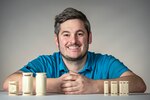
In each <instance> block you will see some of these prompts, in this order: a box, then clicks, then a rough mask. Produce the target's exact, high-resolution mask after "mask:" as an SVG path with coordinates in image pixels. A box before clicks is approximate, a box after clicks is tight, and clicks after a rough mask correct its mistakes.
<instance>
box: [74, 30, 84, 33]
mask: <svg viewBox="0 0 150 100" xmlns="http://www.w3.org/2000/svg"><path fill="white" fill-rule="evenodd" d="M78 32H83V33H85V31H83V30H77V31H76V33H78Z"/></svg>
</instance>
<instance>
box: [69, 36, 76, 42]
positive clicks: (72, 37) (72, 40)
mask: <svg viewBox="0 0 150 100" xmlns="http://www.w3.org/2000/svg"><path fill="white" fill-rule="evenodd" d="M70 42H71V43H72V44H74V43H76V42H77V36H75V35H73V36H71V38H70Z"/></svg>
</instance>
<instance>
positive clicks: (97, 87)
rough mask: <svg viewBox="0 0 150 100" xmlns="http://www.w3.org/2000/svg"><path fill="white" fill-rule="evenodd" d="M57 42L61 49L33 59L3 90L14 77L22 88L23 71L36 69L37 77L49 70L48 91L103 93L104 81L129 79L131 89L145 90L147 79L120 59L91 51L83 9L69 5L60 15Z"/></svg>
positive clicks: (5, 84)
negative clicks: (145, 80)
mask: <svg viewBox="0 0 150 100" xmlns="http://www.w3.org/2000/svg"><path fill="white" fill-rule="evenodd" d="M55 42H56V45H57V47H58V49H59V51H60V52H56V53H54V54H53V55H43V56H39V57H38V58H36V59H34V60H33V61H31V62H29V63H28V64H27V65H25V66H24V67H23V68H21V69H20V70H19V71H17V72H15V73H13V74H12V75H10V76H8V78H7V79H6V80H5V82H4V84H3V89H4V90H8V82H9V81H10V80H17V81H19V90H20V91H21V90H22V89H21V87H22V72H32V73H33V74H34V76H35V75H36V72H45V73H46V74H47V92H56V93H65V94H86V93H103V92H104V88H103V87H104V84H103V82H104V80H107V81H122V80H125V81H129V83H130V84H129V91H130V92H145V90H146V85H145V83H144V81H143V80H142V79H141V78H140V77H139V76H137V75H136V74H134V73H133V72H132V71H130V70H129V69H128V68H127V67H126V66H125V65H124V64H123V63H122V62H120V61H119V60H118V59H116V58H115V57H113V56H110V55H102V54H100V53H94V52H89V51H88V48H89V44H91V42H92V33H91V29H90V23H89V21H88V19H87V18H86V16H85V15H84V14H83V13H82V12H81V11H78V10H76V9H74V8H67V9H65V10H64V11H63V12H62V13H60V14H59V15H57V16H56V18H55ZM34 89H35V78H34Z"/></svg>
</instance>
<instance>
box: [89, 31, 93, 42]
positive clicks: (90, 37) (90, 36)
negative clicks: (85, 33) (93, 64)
mask: <svg viewBox="0 0 150 100" xmlns="http://www.w3.org/2000/svg"><path fill="white" fill-rule="evenodd" d="M91 43H92V33H91V32H90V33H89V44H91Z"/></svg>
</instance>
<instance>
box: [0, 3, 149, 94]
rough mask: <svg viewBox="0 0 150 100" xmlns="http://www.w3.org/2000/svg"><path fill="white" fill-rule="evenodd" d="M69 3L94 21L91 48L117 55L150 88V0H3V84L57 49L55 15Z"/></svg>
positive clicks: (0, 35)
mask: <svg viewBox="0 0 150 100" xmlns="http://www.w3.org/2000/svg"><path fill="white" fill-rule="evenodd" d="M67 7H74V8H76V9H78V10H80V11H82V12H83V13H85V14H86V15H87V17H88V19H89V21H90V22H91V27H92V34H93V42H92V44H91V45H90V51H93V52H99V53H102V54H111V55H113V56H115V57H116V58H118V59H119V60H120V61H122V62H123V63H124V64H125V65H126V66H128V67H129V69H131V70H132V71H133V72H135V73H136V74H138V75H139V76H141V77H142V78H143V79H144V81H145V82H146V84H147V92H150V78H148V77H149V72H150V53H149V51H150V45H149V44H150V0H0V88H1V89H2V82H3V81H4V79H5V78H6V77H7V76H8V75H10V74H11V73H13V72H15V71H17V70H19V69H20V68H21V67H23V66H24V65H25V64H27V63H28V62H29V61H31V60H33V59H35V58H36V57H38V56H39V55H45V54H46V55H47V54H53V52H55V51H58V49H57V47H56V45H55V42H54V18H55V15H57V14H59V13H60V12H62V11H63V10H64V9H65V8H67Z"/></svg>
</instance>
